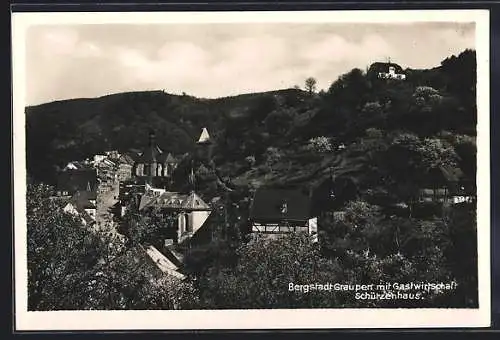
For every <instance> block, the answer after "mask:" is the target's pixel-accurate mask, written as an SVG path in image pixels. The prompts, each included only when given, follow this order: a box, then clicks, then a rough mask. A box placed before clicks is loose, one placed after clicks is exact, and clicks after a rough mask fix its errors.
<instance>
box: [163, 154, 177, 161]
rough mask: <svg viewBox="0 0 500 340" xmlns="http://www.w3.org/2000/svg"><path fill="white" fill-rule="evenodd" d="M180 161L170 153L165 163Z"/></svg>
mask: <svg viewBox="0 0 500 340" xmlns="http://www.w3.org/2000/svg"><path fill="white" fill-rule="evenodd" d="M178 162H179V161H178V160H177V159H176V158H175V157H174V156H173V155H172V154H171V153H170V152H169V153H168V155H167V157H166V158H165V163H178Z"/></svg>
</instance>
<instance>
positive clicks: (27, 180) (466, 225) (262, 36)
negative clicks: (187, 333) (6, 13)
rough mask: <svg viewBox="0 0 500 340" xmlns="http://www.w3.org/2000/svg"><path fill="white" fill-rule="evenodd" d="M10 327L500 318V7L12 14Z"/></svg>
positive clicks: (372, 324)
mask: <svg viewBox="0 0 500 340" xmlns="http://www.w3.org/2000/svg"><path fill="white" fill-rule="evenodd" d="M12 32H13V36H12V46H13V100H14V102H13V123H14V134H13V143H14V146H13V147H14V169H15V183H14V188H15V229H14V239H15V264H14V265H15V329H16V330H18V331H25V330H38V331H40V330H132V329H134V330H135V329H137V330H141V329H155V330H175V329H305V328H419V327H424V328H428V327H487V326H489V325H490V315H491V314H490V201H489V195H490V182H489V181H490V172H489V171H490V170H489V169H490V166H489V13H488V11H479V10H453V11H445V10H439V11H416V10H412V11H321V12H280V13H278V12H238V13H230V12H204V13H201V12H192V13H188V12H182V13H181V12H178V13H165V12H155V13H145V12H137V13H91V12H89V13H14V14H13V15H12Z"/></svg>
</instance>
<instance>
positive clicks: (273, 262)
mask: <svg viewBox="0 0 500 340" xmlns="http://www.w3.org/2000/svg"><path fill="white" fill-rule="evenodd" d="M238 257H239V259H238V262H237V264H236V266H235V267H234V268H223V269H220V268H215V267H214V268H212V270H211V271H210V272H209V273H208V274H207V275H206V277H205V278H204V279H203V282H202V285H201V287H200V289H201V292H202V296H201V298H202V302H203V304H204V308H313V307H335V306H337V305H340V304H341V302H340V299H341V298H342V297H339V296H338V295H337V294H335V292H332V291H329V292H328V291H308V292H304V291H302V292H298V291H290V290H289V285H290V284H303V285H304V284H309V283H328V282H341V281H342V278H341V276H337V275H338V273H340V272H341V270H340V268H339V267H338V265H337V264H336V263H334V262H333V261H330V260H328V259H325V258H323V257H321V256H320V253H319V249H318V248H317V246H316V245H315V244H313V243H312V242H311V241H310V239H309V237H308V235H302V234H290V235H286V236H283V237H280V238H278V239H274V240H273V239H266V238H260V237H257V238H256V239H254V240H252V241H250V242H249V243H248V244H245V245H243V246H242V247H241V248H240V249H239V250H238Z"/></svg>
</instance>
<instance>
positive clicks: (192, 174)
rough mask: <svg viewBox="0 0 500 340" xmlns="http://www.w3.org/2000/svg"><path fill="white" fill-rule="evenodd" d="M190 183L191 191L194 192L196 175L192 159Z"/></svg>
mask: <svg viewBox="0 0 500 340" xmlns="http://www.w3.org/2000/svg"><path fill="white" fill-rule="evenodd" d="M189 185H190V186H191V192H194V186H195V176H194V170H193V161H191V173H190V174H189Z"/></svg>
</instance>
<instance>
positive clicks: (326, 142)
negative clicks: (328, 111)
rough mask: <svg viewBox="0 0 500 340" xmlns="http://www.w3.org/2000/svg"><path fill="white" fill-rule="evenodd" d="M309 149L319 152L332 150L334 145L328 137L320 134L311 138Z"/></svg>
mask: <svg viewBox="0 0 500 340" xmlns="http://www.w3.org/2000/svg"><path fill="white" fill-rule="evenodd" d="M308 149H309V150H311V151H313V152H317V153H326V152H332V151H333V146H332V143H331V142H330V139H329V138H328V137H324V136H320V137H314V138H311V139H309V143H308Z"/></svg>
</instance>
